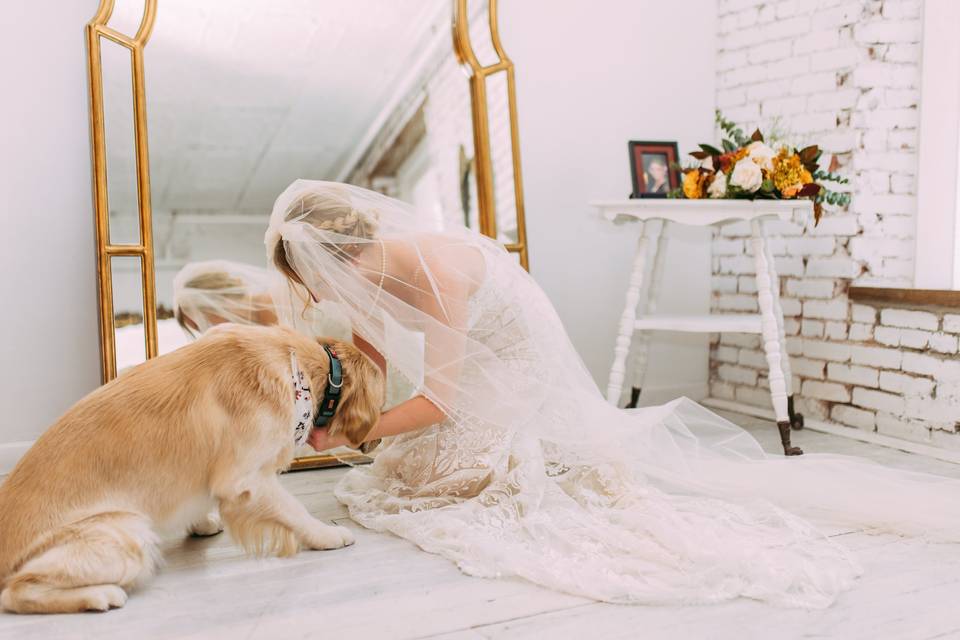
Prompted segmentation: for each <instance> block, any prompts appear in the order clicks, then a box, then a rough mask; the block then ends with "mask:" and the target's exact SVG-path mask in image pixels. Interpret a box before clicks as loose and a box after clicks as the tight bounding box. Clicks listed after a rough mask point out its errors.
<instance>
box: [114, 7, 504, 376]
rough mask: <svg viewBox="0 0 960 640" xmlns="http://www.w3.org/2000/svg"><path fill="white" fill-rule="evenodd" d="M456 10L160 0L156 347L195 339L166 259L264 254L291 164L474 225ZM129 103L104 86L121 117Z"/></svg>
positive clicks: (149, 71) (155, 45)
mask: <svg viewBox="0 0 960 640" xmlns="http://www.w3.org/2000/svg"><path fill="white" fill-rule="evenodd" d="M472 4H473V3H472ZM123 10H125V9H124V8H123V6H121V5H118V7H117V11H123ZM471 10H472V11H473V12H476V13H477V14H478V15H477V16H476V18H475V19H474V20H471V33H473V34H475V36H476V37H478V38H483V37H485V38H486V42H487V43H488V44H487V45H486V48H487V49H488V50H490V51H492V46H491V45H490V44H489V43H490V37H489V28H488V25H487V21H486V19H485V14H486V5H485V3H476V7H475V8H474V7H472V8H471ZM451 11H452V6H451V3H450V2H449V0H429V1H423V2H419V3H416V4H415V5H410V4H408V3H384V2H382V1H379V0H318V1H315V2H304V1H303V0H275V1H273V2H271V3H269V4H267V3H263V2H261V1H260V0H235V1H232V2H210V3H197V2H194V1H193V0H164V1H163V2H162V3H161V4H160V5H159V7H158V13H157V18H156V23H155V25H154V29H153V32H152V36H151V40H150V46H149V49H148V52H147V62H148V64H147V65H146V67H147V68H146V94H147V100H148V109H147V117H148V130H149V135H150V145H149V151H150V178H151V194H152V198H151V200H152V209H153V229H152V230H153V247H154V256H155V267H156V274H157V276H156V277H157V282H156V294H157V316H158V337H159V353H166V352H168V351H170V350H172V349H174V348H177V347H178V346H180V345H182V344H184V342H185V340H186V339H189V338H185V337H184V336H185V334H184V332H183V331H182V330H181V329H180V327H179V325H178V324H177V322H176V319H175V317H174V311H175V309H174V299H173V296H174V286H173V281H174V276H175V274H176V273H178V272H179V271H180V270H181V269H182V268H184V266H186V265H190V264H195V263H197V262H200V261H205V260H213V259H224V260H231V261H234V262H237V263H241V264H246V265H251V266H254V267H258V268H264V267H265V266H266V256H265V255H264V249H263V234H264V231H265V229H266V226H267V222H268V220H269V214H270V211H271V208H272V205H273V201H274V199H275V198H276V197H277V195H279V194H280V193H281V192H282V191H283V189H284V188H286V186H287V185H288V184H289V183H290V182H292V181H293V180H295V179H297V178H310V179H320V180H336V181H345V182H350V183H353V184H357V185H360V186H365V187H368V188H371V189H374V190H377V191H379V192H381V193H385V194H387V195H390V196H393V197H397V198H400V199H402V200H406V201H408V202H410V203H412V204H414V205H416V206H417V207H418V208H419V209H420V210H422V211H425V212H427V213H428V215H430V216H432V219H433V220H434V221H435V224H436V227H437V228H438V229H441V228H443V227H444V226H445V225H448V224H452V223H454V224H463V223H464V222H466V223H468V224H469V226H471V227H473V228H478V226H479V225H478V222H477V221H478V217H479V214H478V199H477V193H476V171H475V162H474V141H473V125H472V116H471V109H470V90H469V84H468V80H467V78H466V77H465V75H464V73H463V71H462V69H461V68H460V66H459V63H458V61H457V59H456V56H455V55H454V53H453V44H452V41H451V32H450V23H451V19H452V13H451ZM136 18H137V19H139V14H138V15H137V16H136ZM120 62H121V61H119V60H116V61H107V60H105V62H104V64H105V71H104V72H105V74H106V73H112V74H115V75H117V76H118V77H126V78H129V66H128V65H127V62H126V61H123V62H124V64H123V65H122V64H120ZM124 65H127V66H124ZM110 66H112V67H114V68H110V69H108V68H107V67H110ZM126 86H129V83H128V84H127V85H126ZM128 90H129V89H128ZM493 91H494V94H493V95H492V96H491V105H492V104H493V102H494V101H498V102H502V103H503V104H502V105H498V107H497V108H496V109H494V110H493V111H492V116H491V120H490V123H491V130H492V131H494V132H495V135H497V136H503V142H501V141H494V142H493V149H494V150H495V153H497V154H498V156H497V157H498V158H501V157H503V155H502V154H503V153H506V156H505V157H506V161H507V163H506V164H505V165H504V167H505V168H498V169H496V171H495V173H496V180H497V183H498V185H499V186H498V187H497V192H498V202H500V201H502V202H503V203H504V204H498V209H499V210H501V211H502V212H504V213H503V214H501V215H505V216H506V218H504V220H502V221H501V222H500V228H501V230H502V231H503V235H502V236H501V240H502V241H505V242H513V241H515V239H516V234H515V231H513V232H511V230H514V229H515V227H516V222H515V215H514V214H512V213H511V212H513V211H515V207H514V205H513V194H512V185H511V184H509V183H510V177H511V173H512V168H511V165H510V164H509V162H510V154H509V151H510V143H509V129H508V128H507V126H506V124H505V123H500V122H499V120H501V119H502V120H504V121H506V120H507V119H508V118H507V109H506V90H505V88H503V89H496V88H494V89H493ZM501 94H502V95H501ZM129 103H130V99H129V98H128V97H121V99H117V100H114V99H112V98H111V99H108V100H106V101H105V104H106V110H107V111H108V112H111V113H110V117H113V118H115V119H116V120H118V121H125V122H130V121H131V120H132V119H131V118H130V117H129V115H128V113H122V112H121V111H120V110H121V109H127V110H129V107H128V105H129ZM128 146H130V148H131V149H132V145H128ZM107 155H108V165H109V164H111V163H114V164H117V165H118V166H123V162H124V161H126V162H128V163H129V166H130V167H131V169H132V167H133V166H134V163H133V153H132V150H128V149H127V148H125V147H124V146H123V145H115V144H112V141H111V143H110V144H108V145H107ZM115 204H116V206H111V224H112V225H115V227H116V228H117V229H121V228H124V226H123V222H124V221H125V220H127V219H128V218H129V220H130V221H131V223H132V222H133V221H135V220H136V216H135V212H136V191H135V188H134V189H133V190H131V191H130V192H129V193H128V194H126V196H125V197H122V198H121V197H119V196H118V199H117V201H116V203H115ZM511 216H512V218H511ZM128 228H135V227H134V226H130V227H128ZM119 346H120V345H119V344H118V347H119ZM118 359H124V360H125V358H124V356H123V355H121V354H118Z"/></svg>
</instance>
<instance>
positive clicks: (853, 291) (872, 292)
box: [848, 287, 960, 308]
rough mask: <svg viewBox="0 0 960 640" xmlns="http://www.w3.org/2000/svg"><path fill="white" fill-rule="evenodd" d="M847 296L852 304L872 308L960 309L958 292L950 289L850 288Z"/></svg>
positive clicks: (959, 293)
mask: <svg viewBox="0 0 960 640" xmlns="http://www.w3.org/2000/svg"><path fill="white" fill-rule="evenodd" d="M848 295H849V297H850V300H851V301H853V302H857V303H860V304H869V305H874V306H877V305H881V306H896V307H905V306H909V307H948V308H960V291H954V290H950V289H900V288H892V287H850V290H849V292H848Z"/></svg>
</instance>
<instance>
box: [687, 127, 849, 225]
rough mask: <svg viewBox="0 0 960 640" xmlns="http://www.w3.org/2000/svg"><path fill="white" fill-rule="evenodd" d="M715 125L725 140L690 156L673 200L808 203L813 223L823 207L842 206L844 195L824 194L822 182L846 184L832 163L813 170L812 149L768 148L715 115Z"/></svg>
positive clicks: (815, 155)
mask: <svg viewBox="0 0 960 640" xmlns="http://www.w3.org/2000/svg"><path fill="white" fill-rule="evenodd" d="M717 124H718V125H719V127H720V129H721V131H723V132H724V133H725V134H726V135H727V136H728V137H725V138H724V139H723V140H722V141H721V147H722V150H721V149H718V148H716V147H713V146H711V145H708V144H701V145H700V149H699V150H697V151H693V152H691V153H690V155H691V156H693V157H694V158H696V159H697V161H698V163H697V165H696V166H693V167H689V168H686V169H683V183H682V187H679V188H677V189H675V190H674V191H672V192H671V193H670V197H673V198H690V199H699V198H732V199H745V200H756V199H767V200H794V199H797V198H806V199H808V200H813V203H814V204H813V211H814V221H815V223H816V222H819V221H820V216H821V215H822V214H823V206H822V205H823V203H824V202H826V203H828V204H832V205H838V206H844V205H846V204H849V202H850V194H849V193H843V192H836V191H831V190H829V189H827V188H826V187H825V186H824V183H825V182H831V183H835V184H846V183H847V179H846V178H844V177H842V176H839V175H837V174H836V173H834V171H836V168H837V164H836V163H837V161H836V158H834V159H833V161H832V162H831V165H830V168H829V169H828V170H827V171H823V170H821V169H820V167H819V164H818V162H819V160H820V155H821V153H822V152H821V151H820V148H819V147H817V145H811V146H808V147H804V148H803V149H799V150H798V149H794V148H791V147H789V146H786V145H783V146H780V148H779V149H778V150H775V149H774V148H773V147H771V146H770V145H768V144H767V143H766V142H765V141H764V139H763V134H762V133H760V130H759V129H757V130H756V131H754V132H753V135H752V136H750V137H749V138H748V137H747V136H746V135H744V133H743V131H742V130H740V129H739V128H738V127H737V126H736V125H735V124H733V123H732V122H730V121H729V120H726V119H725V118H724V117H723V116H722V115H721V114H720V112H719V111H718V112H717Z"/></svg>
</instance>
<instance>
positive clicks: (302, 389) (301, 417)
mask: <svg viewBox="0 0 960 640" xmlns="http://www.w3.org/2000/svg"><path fill="white" fill-rule="evenodd" d="M290 372H291V373H292V377H293V391H294V394H293V407H294V425H295V426H294V430H293V441H294V442H295V443H296V444H297V446H298V447H299V446H301V445H303V444H304V443H305V442H306V441H307V437H308V436H309V435H310V431H311V427H312V426H313V394H312V393H311V392H310V387H308V386H307V383H306V381H305V380H304V377H303V372H302V371H300V365H299V364H298V363H297V354H296V353H294V352H293V351H291V352H290Z"/></svg>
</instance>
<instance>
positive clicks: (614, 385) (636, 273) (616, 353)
mask: <svg viewBox="0 0 960 640" xmlns="http://www.w3.org/2000/svg"><path fill="white" fill-rule="evenodd" d="M645 226H646V225H642V226H641V227H640V238H639V239H638V240H637V253H636V255H635V256H634V258H633V270H632V271H631V272H630V284H629V285H628V286H627V295H626V300H625V302H624V306H623V314H621V316H620V328H619V330H618V332H617V342H616V346H615V347H614V349H613V365H612V366H611V367H610V379H609V382H608V383H607V402H609V403H610V404H612V405H615V406H616V405H617V404H618V403H619V402H620V394H621V393H622V391H623V380H624V376H625V372H626V362H627V355H628V354H629V353H630V341H631V340H632V339H633V332H634V330H635V329H636V322H637V305H638V304H639V303H640V290H641V289H642V288H643V277H644V270H645V268H646V263H647V246H648V244H649V241H648V239H647V236H646V233H645V229H644V227H645Z"/></svg>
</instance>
